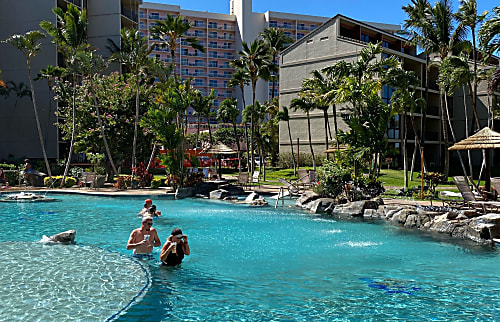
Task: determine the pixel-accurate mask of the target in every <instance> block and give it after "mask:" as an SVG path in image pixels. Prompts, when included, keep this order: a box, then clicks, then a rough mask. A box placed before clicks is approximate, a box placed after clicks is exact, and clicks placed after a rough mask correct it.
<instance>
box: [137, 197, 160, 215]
mask: <svg viewBox="0 0 500 322" xmlns="http://www.w3.org/2000/svg"><path fill="white" fill-rule="evenodd" d="M152 206H154V205H153V200H151V199H146V200H145V201H144V207H142V209H141V211H140V212H139V216H148V213H149V209H150V208H151V207H152ZM154 207H155V215H154V217H160V216H161V211H158V210H156V206H154Z"/></svg>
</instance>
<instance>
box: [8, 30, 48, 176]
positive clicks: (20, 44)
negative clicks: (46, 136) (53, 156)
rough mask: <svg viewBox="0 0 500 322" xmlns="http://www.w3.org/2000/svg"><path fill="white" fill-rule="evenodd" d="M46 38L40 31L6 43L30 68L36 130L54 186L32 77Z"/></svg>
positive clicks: (13, 36) (16, 36)
mask: <svg viewBox="0 0 500 322" xmlns="http://www.w3.org/2000/svg"><path fill="white" fill-rule="evenodd" d="M43 38H45V35H44V34H43V33H42V32H41V31H38V30H34V31H28V32H27V33H26V34H24V35H12V36H10V37H9V38H7V39H6V40H5V42H6V43H8V44H11V45H12V46H14V47H16V48H17V49H18V50H19V51H20V52H21V53H22V54H23V55H24V57H25V58H26V67H27V68H28V79H29V82H30V88H31V100H32V101H33V111H34V112H35V121H36V128H37V130H38V138H39V139H40V147H41V148H42V154H43V160H44V161H45V167H46V169H47V174H48V175H49V178H50V182H51V184H52V172H51V171H50V164H49V160H48V159H47V153H46V151H45V145H44V143H43V142H44V140H43V134H42V128H41V126H40V118H39V117H38V109H37V106H36V96H35V87H34V86H33V78H32V77H31V59H32V58H33V57H35V56H36V55H37V54H38V53H39V52H40V50H41V49H42V47H41V44H40V43H39V42H38V41H39V40H40V39H43Z"/></svg>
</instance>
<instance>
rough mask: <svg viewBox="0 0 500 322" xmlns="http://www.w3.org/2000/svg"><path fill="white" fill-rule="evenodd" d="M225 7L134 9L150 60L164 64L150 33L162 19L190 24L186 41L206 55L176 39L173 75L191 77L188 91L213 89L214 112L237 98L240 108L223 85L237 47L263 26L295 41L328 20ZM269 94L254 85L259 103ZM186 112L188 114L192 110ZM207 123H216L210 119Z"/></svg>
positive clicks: (246, 3)
mask: <svg viewBox="0 0 500 322" xmlns="http://www.w3.org/2000/svg"><path fill="white" fill-rule="evenodd" d="M229 6H230V10H229V14H222V13H213V12H206V11H193V10H185V9H182V8H181V7H180V6H176V5H168V4H159V3H153V2H144V3H143V4H141V5H140V7H139V30H140V32H141V33H142V35H143V36H147V37H148V39H149V43H150V45H152V46H154V51H153V54H152V55H154V56H155V57H157V58H158V59H161V60H163V61H165V62H167V63H170V62H171V60H172V59H171V56H170V52H169V50H168V48H166V49H162V48H161V47H160V44H161V42H160V40H159V39H155V37H154V36H153V35H151V34H150V32H149V30H150V29H151V27H153V26H154V25H155V24H156V23H157V21H158V20H160V21H161V20H163V19H165V17H166V16H167V15H173V16H178V15H181V16H183V17H185V18H186V19H187V20H188V21H190V22H191V24H192V25H193V27H192V28H191V29H190V30H189V31H188V32H187V34H186V36H190V37H197V38H198V40H199V41H200V43H201V44H202V45H203V46H204V47H205V48H206V52H205V53H202V52H200V51H198V50H195V49H193V48H191V47H190V46H189V44H187V43H185V42H184V41H183V40H182V39H181V40H180V41H179V47H178V49H177V51H176V57H175V62H176V69H177V74H178V75H180V76H181V77H182V78H183V79H187V78H190V77H191V78H192V79H193V83H192V84H193V86H194V87H195V88H197V89H199V90H200V91H202V92H203V93H204V94H208V93H209V92H210V90H212V89H213V90H214V91H215V93H216V99H215V101H214V105H213V109H214V110H215V109H217V107H218V105H219V104H220V102H222V101H223V100H224V99H226V98H230V97H235V98H237V99H238V104H239V107H240V108H243V104H242V101H243V100H241V91H240V89H239V88H234V87H228V86H227V85H228V82H229V81H230V80H231V75H232V74H233V73H234V69H233V68H232V67H231V66H230V64H229V63H230V62H231V60H233V59H235V58H237V57H238V52H239V51H240V50H241V44H242V42H248V43H250V42H252V41H253V40H255V39H256V38H257V37H258V36H259V33H260V32H262V31H263V30H264V29H265V28H268V27H277V28H282V29H283V30H284V31H285V33H286V35H288V36H289V37H291V38H292V39H294V40H297V39H300V38H302V37H304V36H305V35H306V34H308V33H309V32H310V31H312V30H314V29H316V28H317V27H318V26H319V25H321V24H322V23H323V22H324V21H326V20H328V18H326V17H317V16H307V15H299V14H291V13H283V12H273V11H267V12H265V13H256V12H253V10H252V1H251V0H230V3H229ZM155 45H156V46H155ZM271 92H272V83H271V82H270V83H269V84H266V83H265V82H263V81H259V83H258V85H257V93H256V98H257V99H258V100H259V101H264V100H266V99H268V98H270V97H271V96H272V93H271ZM278 93H279V85H277V84H275V95H274V96H278ZM245 96H246V97H245V101H246V103H247V104H248V103H249V102H251V91H250V90H247V91H246V93H245ZM188 113H189V114H192V110H189V111H188ZM211 123H215V119H214V120H211ZM202 127H203V125H202Z"/></svg>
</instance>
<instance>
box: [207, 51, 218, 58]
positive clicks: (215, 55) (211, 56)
mask: <svg viewBox="0 0 500 322" xmlns="http://www.w3.org/2000/svg"><path fill="white" fill-rule="evenodd" d="M208 57H210V58H217V52H216V51H209V52H208Z"/></svg>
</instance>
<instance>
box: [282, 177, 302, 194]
mask: <svg viewBox="0 0 500 322" xmlns="http://www.w3.org/2000/svg"><path fill="white" fill-rule="evenodd" d="M278 181H279V182H281V183H282V184H283V185H284V186H285V187H286V188H287V189H288V192H289V193H290V195H291V196H298V195H300V188H299V186H298V185H297V183H298V181H299V180H296V181H293V182H290V181H288V180H286V179H285V178H279V179H278Z"/></svg>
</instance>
